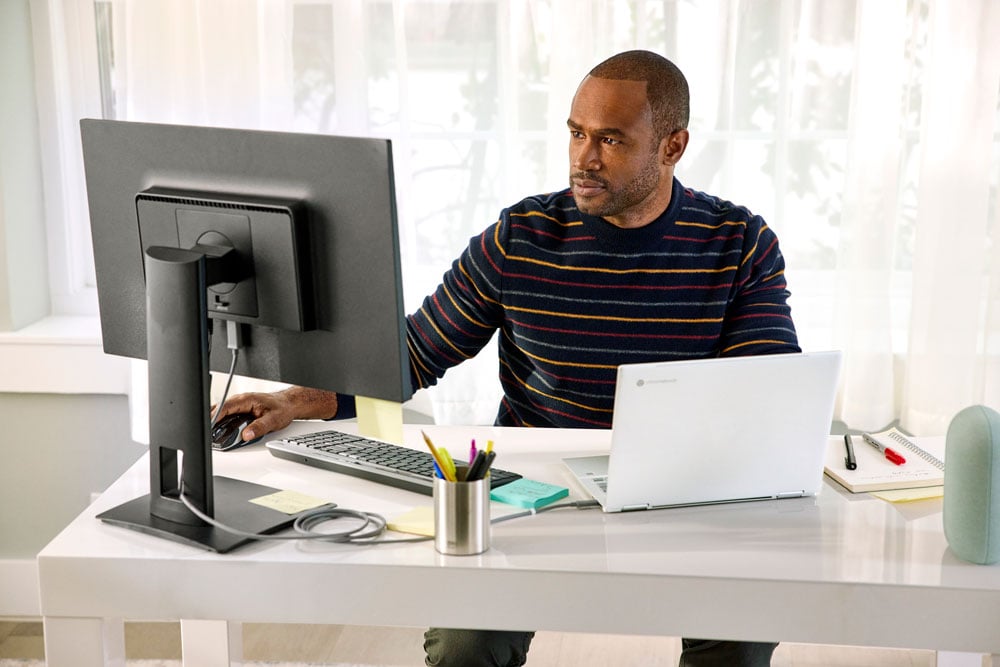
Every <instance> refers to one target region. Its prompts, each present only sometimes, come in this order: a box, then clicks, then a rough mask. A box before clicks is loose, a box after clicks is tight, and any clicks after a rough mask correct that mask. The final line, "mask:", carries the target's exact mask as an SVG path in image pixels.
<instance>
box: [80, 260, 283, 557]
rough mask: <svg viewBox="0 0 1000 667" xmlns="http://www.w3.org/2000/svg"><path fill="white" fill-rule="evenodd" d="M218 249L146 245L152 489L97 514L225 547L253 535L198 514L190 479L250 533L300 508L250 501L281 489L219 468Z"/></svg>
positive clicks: (197, 494) (276, 524)
mask: <svg viewBox="0 0 1000 667" xmlns="http://www.w3.org/2000/svg"><path fill="white" fill-rule="evenodd" d="M223 254H224V253H223ZM219 257H221V255H218V256H216V255H213V256H212V257H207V256H206V255H205V254H204V252H201V251H195V250H183V249H179V248H168V247H151V248H149V249H148V250H147V251H146V358H147V359H148V360H149V491H150V492H149V494H148V495H145V496H142V497H140V498H136V499H135V500H132V501H129V502H127V503H124V504H122V505H119V506H117V507H114V508H112V509H110V510H108V511H106V512H104V513H102V514H99V515H98V517H97V518H99V519H101V520H102V521H105V522H106V523H109V524H112V525H116V526H123V527H126V528H131V529H133V530H137V531H140V532H143V533H148V534H152V535H157V536H159V537H163V538H166V539H169V540H173V541H177V542H183V543H185V544H190V545H193V546H197V547H201V548H205V549H210V550H212V551H217V552H219V553H225V552H227V551H230V550H232V549H235V548H236V547H238V546H241V545H243V544H246V543H248V542H251V541H252V538H249V537H246V536H242V535H236V534H233V533H230V532H226V531H223V530H220V529H219V528H216V527H213V526H210V525H209V524H207V523H206V522H204V521H202V520H201V519H199V518H198V517H197V516H196V515H195V514H194V513H193V512H191V510H189V509H188V508H187V507H186V506H185V505H184V503H183V502H181V499H180V492H181V486H182V485H183V489H184V496H185V498H186V499H188V500H189V501H190V502H191V504H193V505H194V506H195V507H197V508H198V509H199V511H201V512H203V513H204V514H206V515H208V516H210V517H212V518H214V519H216V520H217V521H219V522H221V523H223V524H226V525H227V526H232V527H234V528H237V529H239V530H241V531H244V532H249V533H255V534H269V533H274V532H277V531H279V530H282V529H284V528H287V527H289V526H291V524H292V523H293V522H294V521H295V519H296V518H297V517H298V515H289V514H285V513H284V512H279V511H277V510H274V509H271V508H270V507H266V506H263V505H258V504H256V503H252V502H250V501H251V500H253V499H255V498H260V497H261V496H266V495H269V494H272V493H276V492H277V491H278V489H273V488H271V487H268V486H262V485H260V484H254V483H251V482H245V481H242V480H237V479H231V478H228V477H213V475H212V444H211V441H210V431H211V429H210V426H209V421H210V420H209V403H210V397H209V389H210V376H209V363H208V352H209V350H208V342H209V335H208V311H207V306H206V298H207V297H206V289H207V286H208V278H207V277H206V276H207V275H209V269H210V268H211V267H210V265H209V262H210V261H215V260H217V259H218V258H219Z"/></svg>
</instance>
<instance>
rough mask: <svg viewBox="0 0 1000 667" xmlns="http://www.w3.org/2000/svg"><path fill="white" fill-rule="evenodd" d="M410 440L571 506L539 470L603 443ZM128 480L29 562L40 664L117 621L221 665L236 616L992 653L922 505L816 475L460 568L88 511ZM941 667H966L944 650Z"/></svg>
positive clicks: (193, 659) (557, 478)
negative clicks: (756, 497)
mask: <svg viewBox="0 0 1000 667" xmlns="http://www.w3.org/2000/svg"><path fill="white" fill-rule="evenodd" d="M347 426H348V425H343V424H341V425H338V427H347ZM328 427H329V426H328V425H326V424H318V425H317V424H315V423H313V424H308V423H307V424H297V425H294V426H293V427H291V429H295V430H298V431H303V430H317V429H319V428H328ZM424 428H425V429H426V430H427V431H428V432H429V434H430V435H431V437H432V438H433V439H434V440H435V442H437V443H438V444H442V445H445V446H448V447H449V448H450V449H452V450H453V451H461V449H462V447H464V446H467V443H468V442H469V438H470V437H475V438H476V439H477V441H479V442H484V441H485V440H486V439H487V438H492V439H493V440H494V441H495V442H496V449H497V451H498V454H499V456H498V459H497V466H498V467H502V468H507V469H511V470H516V471H518V472H521V473H522V474H525V475H526V476H528V477H531V478H534V479H540V480H545V481H550V482H554V483H561V484H563V485H566V486H569V487H570V489H571V494H570V498H571V499H572V498H582V495H581V494H580V491H579V490H578V489H577V488H576V487H575V486H574V484H573V483H572V482H571V481H570V479H569V478H568V476H567V474H566V472H565V471H564V470H563V467H562V465H561V463H560V462H559V459H560V458H561V457H562V456H565V455H580V454H590V453H594V452H598V451H602V450H604V449H606V447H607V432H600V431H568V430H542V429H497V428H490V427H474V428H473V427H469V428H456V427H434V426H431V427H424ZM344 430H347V428H345V429H344ZM406 442H407V444H408V445H410V446H413V447H417V448H419V447H422V446H423V445H422V441H421V439H420V435H419V432H418V430H417V429H416V428H413V429H410V428H408V429H407V431H406ZM214 461H215V473H216V474H221V475H228V476H231V477H237V478H243V479H248V480H252V481H256V482H259V483H262V484H266V485H269V486H273V487H277V488H287V489H295V490H298V491H302V492H304V493H308V494H311V495H315V496H320V497H324V498H327V499H329V500H333V501H336V502H338V503H339V504H340V505H341V506H342V507H349V508H354V509H364V510H370V511H377V512H381V513H383V514H385V515H386V516H389V517H391V516H393V515H396V514H399V513H401V512H402V511H405V510H407V509H410V508H412V507H414V506H417V505H420V504H426V505H430V498H429V497H427V496H421V495H419V494H414V493H409V492H405V491H399V490H396V489H391V488H387V487H382V486H379V485H374V484H371V483H369V482H364V481H361V480H357V479H353V478H347V477H343V476H340V475H335V474H334V473H330V472H327V471H323V470H318V469H314V468H311V467H308V466H304V465H301V464H297V463H292V462H289V461H284V460H280V459H278V458H275V457H273V456H271V455H270V454H268V453H267V452H266V450H264V448H263V447H262V446H260V445H257V446H253V447H250V448H247V449H243V450H237V451H234V452H228V453H222V454H216V455H215V459H214ZM147 479H148V475H147V469H146V462H145V459H143V460H140V462H139V463H137V464H136V466H135V467H133V468H132V469H131V470H129V471H128V472H127V473H126V474H125V475H123V476H122V477H121V478H120V479H119V480H118V481H117V482H115V484H114V485H113V486H112V487H111V488H110V489H109V490H108V491H107V492H106V493H104V494H103V495H102V496H101V497H100V499H99V500H98V501H97V502H96V503H94V505H93V506H92V507H90V508H89V509H88V510H87V511H85V512H84V513H83V514H82V515H81V516H80V517H78V518H77V519H76V520H75V521H74V522H73V523H72V524H70V525H69V526H68V527H67V528H66V529H65V530H64V531H63V532H62V533H61V534H60V535H58V536H57V537H56V538H55V539H54V540H53V541H52V542H51V543H50V544H49V545H48V546H47V547H46V548H45V549H44V550H43V551H42V552H41V553H40V554H39V557H38V559H39V579H40V582H39V584H40V590H41V610H42V614H43V616H44V622H45V635H46V653H47V656H48V661H49V662H48V664H49V667H62V666H67V667H68V666H72V667H96V666H97V665H104V664H111V665H114V664H123V662H124V661H123V659H122V658H121V655H122V653H123V640H122V637H121V630H122V620H121V619H148V620H177V619H182V633H183V634H184V657H185V665H186V666H187V667H198V666H200V665H209V664H216V665H217V664H220V663H223V664H224V662H225V661H226V660H230V659H233V660H234V661H238V660H239V659H240V653H239V650H240V649H239V647H238V646H236V644H238V640H239V637H240V635H239V623H240V622H275V623H330V624H359V625H368V624H372V625H398V626H419V627H425V626H432V625H433V626H443V627H481V628H494V629H519V630H521V629H536V630H553V631H579V632H601V633H619V634H661V635H669V636H690V637H715V638H725V639H745V640H774V641H794V642H812V643H824V644H849V645H863V646H885V647H902V648H927V649H939V650H942V651H947V652H967V653H972V652H978V653H990V654H1000V632H998V631H997V629H998V628H1000V567H982V566H976V565H971V564H967V563H965V562H962V561H960V560H958V559H957V558H956V557H955V556H954V555H952V554H951V552H950V551H949V550H948V548H947V545H946V542H945V539H944V535H943V533H942V529H941V504H940V501H921V502H917V503H910V504H906V505H891V504H889V503H885V502H883V501H880V500H876V499H873V498H870V497H869V496H867V495H858V496H851V494H849V493H847V492H846V491H843V490H842V489H840V487H839V486H837V485H836V484H835V483H833V482H830V481H828V482H827V483H826V485H825V487H824V489H823V491H822V493H821V494H820V495H819V497H817V498H812V499H794V500H781V501H768V502H758V503H748V504H735V505H723V506H714V507H698V508H682V509H673V510H659V511H653V512H636V513H629V514H618V515H605V514H603V513H601V512H600V511H597V510H586V511H583V510H573V509H570V510H557V511H553V512H547V513H542V514H539V515H536V516H533V517H527V518H522V519H514V520H511V521H507V522H502V523H500V524H496V525H494V526H493V539H492V548H491V549H490V550H489V551H488V552H487V553H485V554H482V555H480V556H472V557H460V556H441V555H439V554H437V553H436V552H435V551H434V548H433V544H432V543H431V542H424V543H418V544H403V545H382V546H367V547H358V546H351V545H333V544H303V543H278V544H275V543H266V544H254V545H251V546H247V547H243V548H242V549H239V550H237V551H235V552H232V553H230V554H228V555H216V554H213V553H209V552H204V551H200V550H197V549H195V548H191V547H187V546H184V545H181V544H176V543H173V542H169V541H165V540H162V539H158V538H155V537H151V536H147V535H144V534H141V533H137V532H133V531H130V530H126V529H123V528H117V527H114V526H109V525H105V524H103V523H102V522H100V521H98V520H96V519H95V518H94V517H95V515H96V514H98V513H99V512H101V511H103V510H105V509H107V508H109V507H112V506H114V505H117V504H119V503H121V502H124V501H126V500H129V499H131V498H134V497H136V496H139V495H142V494H143V493H145V492H147V491H148V487H147ZM494 509H495V510H496V511H497V512H499V511H511V510H510V508H507V507H506V506H502V505H494ZM597 599H604V600H605V603H604V611H603V612H601V611H598V610H597V608H595V607H594V606H593V604H592V602H593V601H594V600H597ZM220 636H221V637H222V641H218V638H219V637H220ZM227 637H228V642H227V640H226V638H227ZM199 638H207V639H208V641H199ZM213 638H215V639H213ZM189 640H190V641H189ZM220 656H221V659H220ZM943 657H944V658H946V659H950V660H952V662H951V664H976V665H978V664H979V663H978V662H977V661H967V660H968V658H969V657H970V656H968V655H963V654H960V653H954V654H945V655H944V656H943ZM975 660H978V656H975ZM994 661H995V664H998V665H1000V661H997V660H996V659H995V658H994ZM939 664H940V663H939Z"/></svg>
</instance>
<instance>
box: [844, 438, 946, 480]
mask: <svg viewBox="0 0 1000 667" xmlns="http://www.w3.org/2000/svg"><path fill="white" fill-rule="evenodd" d="M868 436H869V437H871V438H873V439H875V440H876V441H878V442H879V443H881V444H882V445H884V446H886V447H888V448H890V449H892V450H895V451H897V452H899V453H900V454H902V455H903V457H904V458H905V459H906V463H904V464H902V465H896V464H894V463H891V462H890V461H888V460H886V458H885V456H884V455H883V454H882V453H881V452H880V451H879V450H877V449H875V447H873V446H871V445H870V444H868V443H867V442H865V441H864V438H862V437H861V436H860V435H856V436H854V437H853V438H852V440H853V444H854V457H855V459H856V461H857V468H856V469H855V470H848V469H847V464H846V462H845V453H846V448H845V445H844V438H843V436H836V437H831V438H830V441H829V442H828V443H827V450H826V463H825V467H824V471H825V472H826V474H827V476H828V477H831V478H832V479H834V480H836V481H837V482H838V483H840V484H841V485H842V486H844V487H845V488H847V489H848V490H849V491H851V492H852V493H864V492H867V491H890V490H892V489H917V488H924V487H929V486H941V485H942V484H944V460H943V459H944V437H924V438H912V437H909V436H906V435H904V434H903V433H901V432H900V431H899V430H897V429H896V428H890V429H888V430H885V431H881V432H879V433H869V434H868Z"/></svg>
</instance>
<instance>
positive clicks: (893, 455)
mask: <svg viewBox="0 0 1000 667" xmlns="http://www.w3.org/2000/svg"><path fill="white" fill-rule="evenodd" d="M861 437H862V438H864V440H865V442H867V443H868V444H869V445H871V446H872V447H874V448H875V449H877V450H879V451H880V452H882V453H883V454H884V455H885V458H886V459H888V460H889V461H890V462H891V463H895V464H896V465H898V466H901V465H903V464H904V463H906V459H904V458H903V457H902V456H900V454H899V452H897V451H895V450H893V449H889V448H888V447H886V446H885V445H883V444H882V443H881V442H879V441H878V440H876V439H875V438H873V437H871V436H870V435H868V434H867V433H862V434H861Z"/></svg>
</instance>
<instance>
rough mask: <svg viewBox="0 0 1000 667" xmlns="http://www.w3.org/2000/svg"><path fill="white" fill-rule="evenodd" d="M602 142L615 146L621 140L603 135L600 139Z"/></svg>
mask: <svg viewBox="0 0 1000 667" xmlns="http://www.w3.org/2000/svg"><path fill="white" fill-rule="evenodd" d="M601 141H602V142H604V143H606V144H607V145H608V146H617V145H618V144H620V143H621V142H620V141H618V140H617V139H615V138H613V137H604V138H603V139H601Z"/></svg>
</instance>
